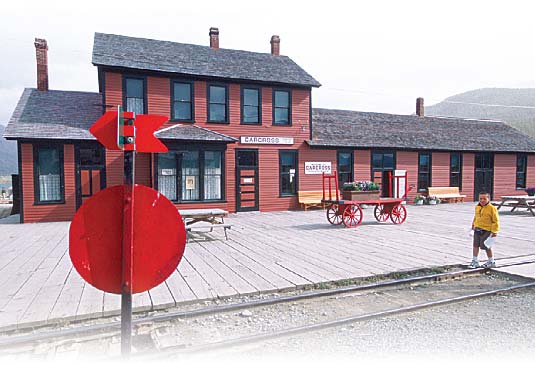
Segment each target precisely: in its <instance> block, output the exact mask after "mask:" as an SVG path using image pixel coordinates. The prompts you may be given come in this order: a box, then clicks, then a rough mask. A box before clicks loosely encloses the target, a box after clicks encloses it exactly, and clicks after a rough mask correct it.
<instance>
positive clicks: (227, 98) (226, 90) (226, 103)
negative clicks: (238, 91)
mask: <svg viewBox="0 0 535 365" xmlns="http://www.w3.org/2000/svg"><path fill="white" fill-rule="evenodd" d="M212 86H215V87H222V88H224V89H225V104H224V105H225V119H224V120H210V105H211V104H212V103H210V88H211V87H212ZM214 104H215V103H214ZM216 105H223V104H221V103H217V104H216ZM229 112H230V110H229V86H228V85H227V84H223V83H218V82H211V83H207V84H206V122H207V123H214V124H230V116H229Z"/></svg>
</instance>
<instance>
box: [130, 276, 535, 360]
mask: <svg viewBox="0 0 535 365" xmlns="http://www.w3.org/2000/svg"><path fill="white" fill-rule="evenodd" d="M532 287H535V281H534V282H530V283H526V284H519V285H513V286H510V287H507V288H502V289H494V290H489V291H485V292H481V293H475V294H467V295H461V296H457V297H454V298H448V299H441V300H436V301H433V302H426V303H420V304H414V305H408V306H405V307H400V308H395V309H388V310H384V311H379V312H373V313H367V314H360V315H356V316H350V317H345V318H340V319H336V320H333V321H326V322H322V323H316V324H311V325H304V326H298V327H293V328H288V329H284V330H280V331H276V332H271V333H263V334H256V335H251V336H243V337H239V338H235V339H230V340H224V341H218V342H213V343H209V344H203V345H195V346H190V347H187V348H184V347H183V346H173V347H168V348H165V349H162V350H160V351H161V352H160V353H157V354H154V353H151V354H138V355H136V356H135V357H136V358H137V359H145V358H150V359H153V358H161V357H169V356H170V355H172V354H170V353H171V352H174V353H175V354H188V353H201V352H205V351H214V350H218V349H223V348H225V349H227V348H230V347H239V346H243V345H248V344H252V343H257V342H264V341H268V340H274V339H278V338H282V337H290V336H295V335H300V334H304V333H308V332H314V331H320V330H324V329H328V328H333V327H339V326H343V325H347V324H351V323H355V322H362V321H367V320H371V319H375V318H383V317H387V316H392V315H396V314H401V313H407V312H413V311H417V310H421V309H426V308H431V307H436V306H441V305H446V304H452V303H458V302H463V301H467V300H471V299H477V298H482V297H486V296H491V295H496V294H500V293H505V292H509V291H514V290H521V289H527V288H532Z"/></svg>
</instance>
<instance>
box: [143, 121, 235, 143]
mask: <svg viewBox="0 0 535 365" xmlns="http://www.w3.org/2000/svg"><path fill="white" fill-rule="evenodd" d="M154 135H155V136H156V137H158V138H159V139H162V140H166V139H169V140H175V141H176V140H182V141H202V142H236V141H237V139H236V138H233V137H230V136H227V135H225V134H222V133H219V132H214V131H211V130H209V129H206V128H203V127H199V126H196V125H189V124H176V125H174V126H171V127H168V128H163V129H160V130H159V131H157V132H156V133H154Z"/></svg>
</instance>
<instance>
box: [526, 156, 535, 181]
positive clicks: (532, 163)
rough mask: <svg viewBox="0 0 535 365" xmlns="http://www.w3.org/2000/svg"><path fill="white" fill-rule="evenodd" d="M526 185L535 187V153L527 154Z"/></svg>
mask: <svg viewBox="0 0 535 365" xmlns="http://www.w3.org/2000/svg"><path fill="white" fill-rule="evenodd" d="M526 187H528V188H529V187H535V155H529V156H528V169H527V171H526Z"/></svg>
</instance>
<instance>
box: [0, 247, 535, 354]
mask: <svg viewBox="0 0 535 365" xmlns="http://www.w3.org/2000/svg"><path fill="white" fill-rule="evenodd" d="M502 259H508V258H502ZM530 263H535V260H530V261H523V262H518V263H511V264H505V265H500V266H498V267H496V268H501V267H508V266H514V265H525V264H530ZM486 271H488V269H485V268H478V269H464V270H457V271H452V272H446V273H439V274H429V275H422V276H415V277H408V278H403V279H393V280H387V281H383V282H379V283H372V284H364V285H351V286H346V287H341V288H333V289H324V290H319V291H313V292H306V293H300V294H295V295H289V296H284V297H278V298H271V299H261V300H256V301H251V302H245V303H235V304H228V305H223V306H216V307H213V306H212V307H209V308H203V309H196V310H192V311H184V312H175V313H165V314H160V315H155V316H147V317H142V318H136V319H133V320H132V324H133V325H136V326H137V325H140V324H144V323H148V322H164V321H168V320H173V319H186V318H195V317H200V316H205V315H212V314H218V313H225V312H232V311H237V310H243V309H249V308H255V307H260V306H268V305H274V304H280V303H285V302H292V301H298V300H306V299H314V298H320V297H324V296H330V295H339V294H344V293H350V292H358V291H365V290H373V289H380V288H384V287H389V286H394V285H404V284H405V285H406V284H411V283H416V282H425V281H442V280H447V279H455V278H458V277H462V276H466V275H478V274H482V273H484V272H486ZM120 326H121V324H120V323H119V322H116V323H101V324H93V325H89V326H80V327H74V328H67V329H62V330H59V331H56V332H43V333H33V334H29V335H26V334H25V335H16V336H11V337H6V338H1V339H0V348H1V347H7V346H14V345H21V344H25V343H31V342H37V341H44V340H49V339H55V338H57V339H59V338H62V337H70V336H74V335H81V334H85V333H92V332H99V331H102V332H105V331H114V332H113V333H115V331H119V330H120ZM113 333H111V334H109V335H113Z"/></svg>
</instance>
